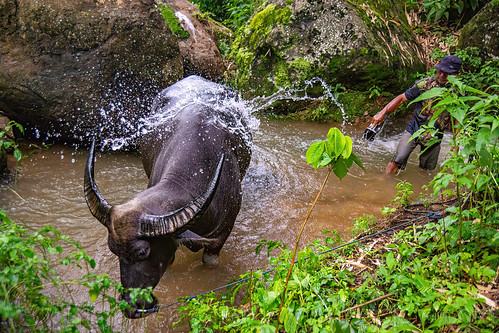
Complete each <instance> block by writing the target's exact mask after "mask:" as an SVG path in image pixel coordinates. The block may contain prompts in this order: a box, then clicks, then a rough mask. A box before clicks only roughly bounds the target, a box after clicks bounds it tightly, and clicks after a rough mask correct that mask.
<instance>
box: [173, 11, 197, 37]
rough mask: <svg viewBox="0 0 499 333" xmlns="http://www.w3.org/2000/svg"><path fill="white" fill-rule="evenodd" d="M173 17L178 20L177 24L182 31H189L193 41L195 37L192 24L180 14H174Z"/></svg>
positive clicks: (194, 29)
mask: <svg viewBox="0 0 499 333" xmlns="http://www.w3.org/2000/svg"><path fill="white" fill-rule="evenodd" d="M175 16H176V17H177V19H178V22H179V23H180V25H181V26H182V28H184V30H187V31H189V33H190V34H191V35H192V37H193V38H194V39H195V37H196V28H194V24H192V22H191V20H189V18H188V17H187V16H185V15H184V14H182V13H181V12H175Z"/></svg>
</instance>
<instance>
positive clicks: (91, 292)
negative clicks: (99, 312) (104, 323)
mask: <svg viewBox="0 0 499 333" xmlns="http://www.w3.org/2000/svg"><path fill="white" fill-rule="evenodd" d="M88 294H89V295H90V301H91V302H92V303H94V302H95V301H96V300H97V297H99V292H98V291H95V290H94V289H90V290H89V291H88Z"/></svg>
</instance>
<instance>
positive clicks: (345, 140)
mask: <svg viewBox="0 0 499 333" xmlns="http://www.w3.org/2000/svg"><path fill="white" fill-rule="evenodd" d="M306 158H307V163H308V164H311V165H312V166H313V167H314V169H316V170H317V169H318V168H322V167H325V166H329V167H330V169H331V170H332V171H333V172H334V174H335V175H336V176H337V177H338V178H339V179H343V177H345V176H346V175H347V173H348V169H350V167H351V166H352V164H353V163H354V162H355V164H357V165H358V166H359V167H361V168H362V169H364V166H363V165H362V162H361V161H360V159H359V158H358V157H357V155H355V154H354V153H353V152H352V139H351V138H350V137H349V136H344V135H343V133H341V131H340V130H339V129H338V128H336V127H334V128H331V129H330V130H329V132H328V134H327V140H323V141H316V142H314V143H312V145H311V146H310V147H309V148H308V150H307V153H306Z"/></svg>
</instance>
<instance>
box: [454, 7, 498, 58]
mask: <svg viewBox="0 0 499 333" xmlns="http://www.w3.org/2000/svg"><path fill="white" fill-rule="evenodd" d="M498 16H499V0H492V1H490V2H489V3H488V4H486V5H485V6H484V7H483V8H482V9H481V10H480V11H479V12H478V13H477V14H476V15H475V16H474V17H473V18H472V19H471V20H470V21H469V22H468V23H467V24H466V25H465V26H464V27H463V29H462V30H461V35H460V36H459V43H458V48H461V49H464V48H466V47H477V48H478V49H479V50H480V55H481V57H482V58H483V59H484V60H485V61H487V60H491V59H497V58H499V20H498V19H497V17H498Z"/></svg>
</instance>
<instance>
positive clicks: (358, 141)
mask: <svg viewBox="0 0 499 333" xmlns="http://www.w3.org/2000/svg"><path fill="white" fill-rule="evenodd" d="M405 122H406V120H404V119H399V120H394V121H391V120H388V121H387V125H386V126H385V129H384V130H383V132H382V133H381V134H380V135H379V136H378V137H376V139H375V140H374V141H373V142H369V143H368V142H366V141H365V140H363V138H362V134H363V131H364V129H365V124H364V125H359V126H355V125H349V124H347V125H342V124H317V123H310V122H301V121H283V120H269V119H267V118H261V119H260V125H259V126H258V128H257V129H256V130H255V131H254V133H253V148H252V150H253V155H252V161H251V164H250V167H249V169H248V172H247V174H246V177H245V178H244V181H243V202H242V208H241V211H240V213H239V215H238V218H237V220H236V223H235V226H234V229H233V231H232V233H231V236H230V237H229V238H228V240H227V242H226V244H225V246H224V248H223V250H222V252H221V261H220V266H219V267H218V268H216V269H209V268H205V267H203V265H202V264H201V256H202V252H201V251H200V252H198V253H192V252H190V251H188V250H187V249H186V248H180V249H179V251H178V252H177V255H176V259H175V262H174V263H173V265H172V266H171V267H169V269H168V270H167V271H166V273H165V274H164V276H163V278H162V279H161V281H160V283H159V284H158V286H157V287H156V289H155V295H156V296H157V297H158V299H159V300H160V302H161V304H169V303H172V302H175V301H176V300H177V298H178V297H183V296H191V295H196V294H199V293H201V292H205V291H208V290H211V289H213V288H217V287H220V286H223V285H225V284H226V283H227V282H229V281H230V280H232V279H234V278H237V277H238V276H239V274H242V273H244V272H246V271H249V270H251V269H258V268H264V267H265V264H266V263H267V257H266V254H265V253H263V252H265V251H262V253H261V254H260V255H259V256H256V255H255V247H256V245H257V243H258V241H260V240H262V239H266V240H276V241H281V242H284V243H285V244H287V245H288V248H291V249H292V248H293V246H294V243H295V240H296V236H297V234H298V232H299V230H300V227H301V225H302V223H303V221H304V218H305V215H306V214H307V212H308V210H309V208H310V206H311V204H312V202H313V200H314V199H315V197H316V195H317V192H318V190H319V188H320V185H321V183H322V181H323V179H324V177H325V175H326V170H318V171H315V170H314V169H313V167H312V166H310V165H307V164H306V161H305V152H306V150H307V148H308V147H309V146H310V144H312V143H313V142H314V141H315V140H323V139H325V138H326V134H327V132H328V130H329V128H331V127H332V126H336V127H339V128H340V129H341V130H342V132H343V133H344V134H345V135H349V136H351V137H352V140H353V144H354V152H355V153H356V154H357V155H358V156H359V157H360V159H361V160H362V162H363V164H364V166H365V168H366V171H363V170H362V169H360V168H359V167H357V166H356V165H354V166H352V168H351V172H350V173H349V174H348V175H347V176H346V177H345V178H344V179H343V180H341V181H340V180H338V179H337V178H336V177H334V176H332V177H330V179H329V181H328V184H327V186H326V189H325V191H324V193H323V195H322V196H321V198H320V200H319V201H318V204H317V206H316V207H315V209H314V211H313V212H312V215H311V218H310V220H309V222H308V224H307V226H306V228H305V231H304V234H303V236H302V240H301V243H300V246H301V247H303V246H304V245H305V244H307V243H309V242H311V241H313V240H315V239H317V238H323V237H325V236H324V235H323V234H322V231H324V230H332V231H338V232H339V233H340V234H347V233H348V231H349V228H351V227H352V225H353V220H354V219H355V218H357V217H359V216H362V215H363V214H372V215H375V216H377V217H379V216H381V213H380V212H381V208H382V207H384V206H386V205H389V204H390V202H391V200H392V199H393V198H394V196H395V194H396V192H397V190H396V189H395V185H396V184H397V183H398V182H399V181H400V180H407V181H409V182H411V183H412V184H413V185H414V190H415V192H416V194H415V195H414V197H415V198H416V197H417V194H418V193H419V192H422V191H423V190H422V189H421V188H422V186H423V185H425V184H427V183H428V182H429V181H430V180H431V179H432V177H433V176H434V174H435V172H428V171H423V170H420V169H419V168H418V160H417V153H414V154H412V156H411V158H410V160H409V163H408V166H407V170H406V171H403V172H402V173H400V174H399V175H398V176H394V177H387V176H385V175H384V169H385V166H386V164H387V163H388V162H389V161H390V159H391V157H392V155H393V153H394V151H395V148H396V145H397V143H398V139H399V138H400V134H401V132H402V130H403V128H404V126H405ZM448 137H449V135H446V139H445V140H448ZM448 151H449V145H448V141H446V142H444V143H443V144H442V151H441V155H440V161H442V160H443V159H444V158H445V155H446V154H447V152H448ZM87 155H88V152H87V151H86V150H84V149H80V150H74V149H73V148H70V147H64V146H58V145H54V146H51V147H49V148H45V149H39V150H34V151H33V152H32V153H31V155H29V157H27V158H26V159H24V160H23V161H22V163H21V164H20V167H19V170H18V172H19V174H18V179H17V185H16V186H14V182H13V181H12V179H11V181H9V182H8V183H7V181H4V184H3V185H2V186H1V188H0V208H2V209H4V210H5V211H6V213H7V215H8V216H9V217H10V219H12V220H14V221H17V222H19V223H22V224H24V225H26V226H28V227H29V228H31V229H33V230H38V229H40V228H42V227H43V226H44V225H52V226H54V227H56V228H57V229H58V230H60V231H61V233H63V234H65V235H68V236H70V237H72V238H73V239H75V240H76V241H78V242H79V243H80V244H81V245H82V246H83V248H84V249H85V251H86V252H87V253H88V254H89V255H90V256H91V257H93V258H95V260H96V263H97V267H96V272H97V273H99V274H104V273H105V274H109V275H110V276H111V277H112V278H113V279H114V280H116V281H119V266H118V260H117V257H116V256H114V255H113V254H112V253H111V252H110V251H109V249H108V247H107V230H106V229H105V228H104V227H103V226H102V225H101V224H100V223H99V222H98V221H97V220H96V219H94V218H93V217H92V215H91V214H90V211H89V210H88V208H87V205H86V203H85V199H84V195H83V172H84V166H85V162H86V159H87ZM437 171H438V170H437ZM95 177H96V181H97V184H98V185H99V189H100V191H101V192H102V193H103V195H104V197H105V198H106V199H107V200H108V202H110V203H112V204H119V203H123V202H124V201H126V200H127V199H129V198H131V197H132V196H133V195H134V194H136V193H137V192H139V191H142V190H143V189H145V188H146V186H147V178H146V175H145V173H144V171H143V169H142V163H141V161H140V157H139V156H138V155H137V154H134V153H125V152H108V153H97V161H96V166H95ZM426 194H428V193H426ZM64 274H66V275H67V276H68V277H76V276H77V275H78V274H79V272H64ZM87 296H88V295H87V294H82V295H78V296H77V297H87ZM177 309H178V305H175V306H172V307H170V308H168V309H165V310H162V311H161V313H160V314H154V315H151V316H149V317H148V318H146V319H145V320H137V321H129V320H127V319H123V320H122V319H121V318H117V319H116V322H117V325H118V329H120V327H121V328H122V327H126V328H127V329H128V330H131V331H137V332H140V331H143V330H144V329H145V327H147V331H163V332H164V331H170V330H171V329H170V327H171V324H172V323H173V322H174V321H175V318H177V316H176V315H175V312H176V311H177ZM121 325H123V326H121ZM177 330H178V331H182V329H181V328H180V329H177Z"/></svg>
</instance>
